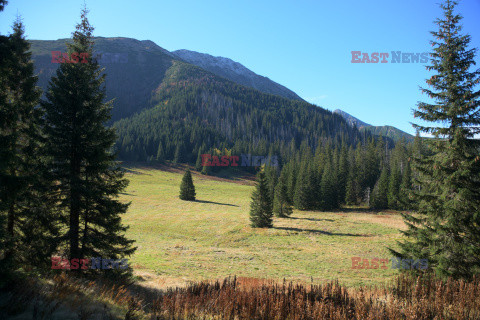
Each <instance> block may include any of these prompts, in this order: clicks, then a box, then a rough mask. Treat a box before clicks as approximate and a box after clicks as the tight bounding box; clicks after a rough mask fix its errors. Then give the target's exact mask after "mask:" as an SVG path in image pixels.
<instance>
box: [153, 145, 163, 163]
mask: <svg viewBox="0 0 480 320" xmlns="http://www.w3.org/2000/svg"><path fill="white" fill-rule="evenodd" d="M155 159H156V160H157V161H158V162H160V163H162V162H164V161H165V151H164V150H163V145H162V141H160V142H159V143H158V148H157V157H156V158H155Z"/></svg>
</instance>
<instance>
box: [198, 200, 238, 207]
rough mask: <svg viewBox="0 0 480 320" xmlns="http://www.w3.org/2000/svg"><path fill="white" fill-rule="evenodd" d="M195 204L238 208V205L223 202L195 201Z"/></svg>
mask: <svg viewBox="0 0 480 320" xmlns="http://www.w3.org/2000/svg"><path fill="white" fill-rule="evenodd" d="M194 202H200V203H210V204H218V205H220V206H230V207H238V206H237V205H236V204H230V203H221V202H214V201H207V200H195V201H194Z"/></svg>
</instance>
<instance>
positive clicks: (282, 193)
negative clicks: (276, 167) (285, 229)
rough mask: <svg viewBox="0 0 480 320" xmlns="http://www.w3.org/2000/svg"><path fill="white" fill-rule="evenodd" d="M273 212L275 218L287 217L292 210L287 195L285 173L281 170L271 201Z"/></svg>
mask: <svg viewBox="0 0 480 320" xmlns="http://www.w3.org/2000/svg"><path fill="white" fill-rule="evenodd" d="M273 212H274V213H275V215H276V216H277V217H282V218H285V217H289V216H290V215H291V214H292V212H293V210H292V205H291V203H290V200H289V199H288V194H287V171H286V170H285V169H283V170H282V171H281V173H280V177H279V178H278V183H277V186H276V187H275V195H274V199H273Z"/></svg>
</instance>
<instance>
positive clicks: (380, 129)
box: [333, 109, 413, 142]
mask: <svg viewBox="0 0 480 320" xmlns="http://www.w3.org/2000/svg"><path fill="white" fill-rule="evenodd" d="M333 113H336V114H339V115H341V116H342V117H343V118H344V119H345V120H346V121H347V122H348V124H349V125H351V126H356V127H357V128H358V129H359V130H360V131H367V132H369V133H371V134H373V135H376V136H383V137H387V138H390V139H392V140H393V141H398V140H400V139H402V138H403V139H405V140H406V141H409V142H410V141H413V136H412V135H411V134H409V133H406V132H405V131H402V130H400V129H397V128H395V127H392V126H372V125H370V124H368V123H366V122H363V121H361V120H359V119H357V118H355V117H354V116H352V115H351V114H348V113H346V112H345V111H342V110H340V109H337V110H335V111H333Z"/></svg>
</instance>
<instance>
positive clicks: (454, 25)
mask: <svg viewBox="0 0 480 320" xmlns="http://www.w3.org/2000/svg"><path fill="white" fill-rule="evenodd" d="M456 5H457V3H456V2H455V1H450V0H447V1H444V2H443V3H442V4H441V8H442V9H443V12H444V16H443V17H442V18H440V19H437V21H436V24H437V25H438V28H439V31H435V32H431V33H432V35H433V36H434V40H433V41H431V44H432V46H433V52H432V53H431V61H430V65H428V66H427V69H428V70H429V71H433V72H434V73H435V74H434V75H433V76H432V77H430V78H429V79H428V80H426V82H427V84H428V85H429V86H430V89H426V88H422V89H421V90H422V92H423V93H426V94H427V95H428V96H429V98H431V99H432V100H433V101H434V103H425V102H420V103H419V104H418V106H417V107H418V108H417V109H416V110H415V111H414V115H415V117H418V118H420V119H422V120H423V121H426V122H429V124H430V126H427V125H425V126H422V125H414V126H415V127H416V128H417V129H418V130H419V131H421V132H425V133H430V134H432V135H433V137H434V138H433V139H430V140H429V141H427V147H428V148H429V149H430V151H431V152H432V153H431V154H426V155H423V157H422V156H418V152H415V157H414V164H415V165H414V169H415V174H416V177H415V184H418V186H419V188H418V191H417V192H416V197H415V201H416V202H418V208H417V211H418V214H419V215H418V216H413V215H408V214H405V215H404V218H405V221H406V223H407V225H408V230H406V231H405V232H404V234H405V235H406V236H407V237H408V238H407V240H406V241H404V242H401V243H400V247H401V250H400V251H401V252H400V253H401V255H402V256H404V257H416V258H424V259H428V260H429V265H432V267H433V268H434V270H435V271H436V272H437V273H438V274H439V275H441V276H452V277H455V278H470V277H472V276H473V275H474V274H478V273H479V272H480V214H479V208H480V157H479V150H480V140H478V139H474V135H475V134H478V133H479V131H480V130H479V129H478V128H479V125H480V114H479V112H480V110H479V107H480V101H479V96H480V91H475V90H474V88H475V86H476V85H478V83H479V82H480V70H476V71H473V72H472V71H470V68H471V67H473V65H475V60H474V57H475V53H476V49H468V45H469V43H470V39H471V38H470V36H469V35H462V34H461V33H460V31H461V26H460V20H461V16H460V15H458V14H456V13H455V12H454V9H455V7H456ZM439 123H441V124H444V125H443V126H439ZM420 153H421V152H420ZM392 251H393V250H392Z"/></svg>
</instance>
